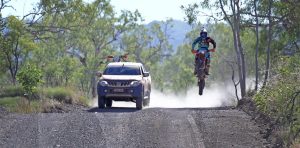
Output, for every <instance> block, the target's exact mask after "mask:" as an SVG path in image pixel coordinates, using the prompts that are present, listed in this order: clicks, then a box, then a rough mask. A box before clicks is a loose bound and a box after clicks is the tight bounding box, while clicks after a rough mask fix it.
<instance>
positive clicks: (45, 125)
mask: <svg viewBox="0 0 300 148" xmlns="http://www.w3.org/2000/svg"><path fill="white" fill-rule="evenodd" d="M75 108H76V107H75ZM0 111H1V110H0ZM267 145H268V143H267V142H266V140H265V139H264V138H263V137H262V135H261V134H260V127H259V126H257V125H256V124H255V123H254V121H253V120H251V117H250V116H248V115H247V114H246V113H245V112H243V111H239V110H235V109H224V108H223V109H221V108H220V109H218V108H216V109H196V108H195V109H176V108H174V109H172V108H169V109H165V108H146V109H144V110H136V109H134V108H112V109H98V108H92V109H88V108H84V107H78V108H77V110H75V111H74V112H73V111H68V113H39V114H8V115H6V116H4V117H2V118H0V147H107V148H114V147H128V148H135V147H166V148H168V147H170V148H176V147H184V148H198V147H206V148H210V147H211V148H214V147H222V148H226V147H241V148H242V147H265V146H267Z"/></svg>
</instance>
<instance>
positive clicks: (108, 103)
mask: <svg viewBox="0 0 300 148" xmlns="http://www.w3.org/2000/svg"><path fill="white" fill-rule="evenodd" d="M105 101H106V102H105V104H106V107H112V100H111V99H106V100H105Z"/></svg>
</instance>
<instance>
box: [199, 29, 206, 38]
mask: <svg viewBox="0 0 300 148" xmlns="http://www.w3.org/2000/svg"><path fill="white" fill-rule="evenodd" d="M200 36H201V37H203V38H207V31H206V29H205V28H202V29H201V32H200Z"/></svg>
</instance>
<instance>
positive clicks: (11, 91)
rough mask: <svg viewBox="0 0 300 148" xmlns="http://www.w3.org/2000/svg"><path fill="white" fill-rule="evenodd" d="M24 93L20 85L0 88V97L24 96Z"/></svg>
mask: <svg viewBox="0 0 300 148" xmlns="http://www.w3.org/2000/svg"><path fill="white" fill-rule="evenodd" d="M24 93H25V92H24V90H23V88H22V87H21V86H8V87H4V88H2V89H1V90H0V98H3V97H17V96H24Z"/></svg>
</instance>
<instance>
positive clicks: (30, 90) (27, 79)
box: [17, 64, 42, 97]
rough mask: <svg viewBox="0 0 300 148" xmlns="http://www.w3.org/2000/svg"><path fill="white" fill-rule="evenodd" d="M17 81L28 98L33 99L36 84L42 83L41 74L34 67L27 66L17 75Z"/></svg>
mask: <svg viewBox="0 0 300 148" xmlns="http://www.w3.org/2000/svg"><path fill="white" fill-rule="evenodd" d="M17 79H18V81H19V82H20V83H21V85H22V87H23V89H24V91H25V92H26V93H27V94H28V95H29V97H33V96H35V95H34V93H35V92H36V90H37V86H38V84H39V83H41V82H42V72H41V70H40V69H38V68H37V67H36V66H33V65H30V64H28V65H26V66H24V67H23V68H22V69H21V70H20V72H19V73H18V74H17Z"/></svg>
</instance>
